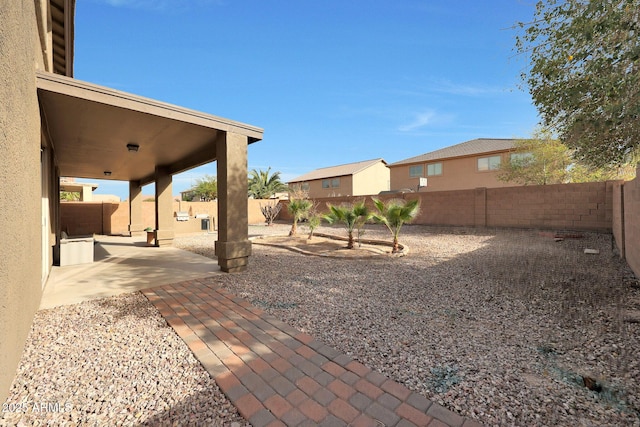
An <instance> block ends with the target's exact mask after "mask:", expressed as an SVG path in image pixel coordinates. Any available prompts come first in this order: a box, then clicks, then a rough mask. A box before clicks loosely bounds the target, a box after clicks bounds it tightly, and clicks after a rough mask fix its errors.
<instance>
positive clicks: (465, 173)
mask: <svg viewBox="0 0 640 427" xmlns="http://www.w3.org/2000/svg"><path fill="white" fill-rule="evenodd" d="M498 155H499V156H500V157H501V159H502V160H501V161H502V162H506V161H508V160H509V153H508V152H493V153H483V154H481V155H474V156H468V157H460V158H454V159H443V160H435V161H429V162H416V163H410V164H403V165H397V166H393V165H390V166H389V169H390V176H391V188H390V189H391V190H400V189H403V188H410V189H411V190H413V191H416V190H417V189H418V184H419V178H418V177H415V178H414V177H411V176H410V175H409V170H410V168H411V166H418V165H422V168H423V170H424V171H425V173H424V175H423V176H424V177H425V178H427V186H426V187H421V188H420V191H421V192H423V191H451V190H467V189H471V188H477V187H485V188H500V187H512V186H513V185H514V184H513V183H508V182H502V181H500V180H498V172H497V171H478V158H481V157H491V156H498ZM434 163H441V164H442V174H441V175H434V176H427V175H426V171H427V166H428V165H429V164H434Z"/></svg>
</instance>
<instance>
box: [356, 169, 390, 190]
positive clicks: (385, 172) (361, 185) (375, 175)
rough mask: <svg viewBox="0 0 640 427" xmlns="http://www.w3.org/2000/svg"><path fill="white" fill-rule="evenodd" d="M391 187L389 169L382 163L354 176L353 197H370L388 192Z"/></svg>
mask: <svg viewBox="0 0 640 427" xmlns="http://www.w3.org/2000/svg"><path fill="white" fill-rule="evenodd" d="M389 186H390V175H389V168H388V167H387V165H385V164H384V163H382V162H379V163H376V164H375V165H372V166H370V167H368V168H366V169H363V170H362V171H360V172H358V173H356V174H354V175H353V193H352V195H353V196H368V195H372V194H378V193H379V192H381V191H385V190H388V189H389Z"/></svg>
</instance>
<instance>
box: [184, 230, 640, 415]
mask: <svg viewBox="0 0 640 427" xmlns="http://www.w3.org/2000/svg"><path fill="white" fill-rule="evenodd" d="M288 229H289V226H287V225H284V224H281V225H276V226H275V227H255V226H254V227H251V228H250V234H251V235H258V234H264V233H275V234H285V233H286V232H287V231H288ZM319 231H321V232H333V233H342V230H339V229H333V230H331V229H328V228H326V227H322V228H321V229H320V230H319ZM554 234H555V233H554V232H548V231H547V232H543V231H538V230H486V229H485V230H478V229H464V228H433V227H424V226H405V228H404V229H403V234H402V235H401V243H405V244H406V245H408V246H409V248H410V253H409V255H408V256H406V257H401V258H392V257H384V258H380V259H376V260H371V259H366V260H354V259H344V260H341V259H326V258H322V257H309V256H304V255H300V254H297V253H294V252H291V251H287V250H283V249H278V248H272V247H265V246H258V245H254V253H253V256H252V258H251V260H250V263H251V266H250V268H249V269H248V270H247V271H246V272H244V273H241V274H235V275H228V276H226V275H225V276H217V277H215V278H213V279H211V280H212V281H213V282H215V283H218V284H222V285H224V286H225V287H227V288H228V289H229V290H231V291H232V292H234V293H236V294H237V295H239V296H241V297H245V298H247V299H249V300H250V301H252V302H253V303H254V304H255V305H257V306H260V307H263V308H265V309H266V310H267V311H268V312H270V313H272V314H274V315H275V316H277V317H279V318H280V319H282V320H284V321H286V322H288V323H289V324H291V325H293V326H295V327H297V328H300V329H301V330H303V331H306V332H308V333H310V334H312V335H314V336H315V337H316V338H318V339H320V340H321V341H324V342H326V343H328V344H330V345H332V346H334V347H336V348H338V349H340V350H342V351H343V352H345V353H347V354H349V355H351V356H353V357H354V358H356V359H358V360H360V361H361V362H363V363H365V364H367V365H369V366H371V367H372V368H374V369H376V370H378V371H379V372H381V373H383V374H385V375H387V376H389V377H390V378H393V379H395V380H396V381H399V382H401V383H404V384H405V385H406V386H408V387H409V388H411V389H412V390H415V391H418V392H420V393H422V394H423V395H424V396H426V397H428V398H430V399H432V400H434V401H436V402H438V403H440V404H442V405H444V406H446V407H448V408H449V409H452V410H454V411H456V412H458V413H460V414H462V415H465V416H469V417H472V418H474V419H477V420H479V421H480V422H482V423H484V424H486V425H500V426H509V425H514V426H537V425H540V426H558V425H561V426H640V412H639V411H640V366H639V361H638V358H637V350H638V349H639V348H640V328H639V324H638V323H637V320H638V316H637V314H638V310H640V286H639V284H638V281H637V279H636V278H635V277H634V276H633V273H632V272H631V271H630V270H629V269H628V267H627V266H626V264H625V263H624V262H622V261H621V260H620V259H619V257H617V256H616V255H615V254H614V253H613V252H612V249H611V247H612V245H611V236H610V235H606V234H595V233H581V234H582V237H579V236H578V235H576V234H575V233H574V235H571V233H569V234H567V233H565V236H566V237H565V238H564V240H562V241H556V240H555V239H554ZM364 237H367V238H384V239H387V238H388V235H387V232H386V230H384V229H381V228H378V227H369V228H368V229H367V231H366V234H365V236H364ZM578 237H579V238H578ZM177 244H179V245H181V246H182V247H183V248H187V249H189V250H193V251H195V252H198V253H201V254H203V255H207V256H212V253H211V252H212V238H211V237H207V236H192V237H189V238H183V239H179V240H178V242H177ZM587 248H589V249H597V250H599V251H600V253H599V254H597V255H588V254H585V253H584V249H587ZM630 316H631V317H630ZM633 319H635V321H633ZM629 320H632V321H629ZM585 384H586V386H585ZM587 386H588V387H587ZM589 387H590V388H589Z"/></svg>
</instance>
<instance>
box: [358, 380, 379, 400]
mask: <svg viewBox="0 0 640 427" xmlns="http://www.w3.org/2000/svg"><path fill="white" fill-rule="evenodd" d="M355 388H356V390H358V391H359V392H360V393H362V394H364V395H366V396H369V397H370V398H372V399H373V400H376V399H377V398H378V397H380V396H381V395H382V393H384V392H383V391H382V390H381V389H380V388H379V387H377V386H375V385H373V384H371V383H370V382H369V381H367V380H362V379H361V380H360V381H358V382H357V383H356V384H355Z"/></svg>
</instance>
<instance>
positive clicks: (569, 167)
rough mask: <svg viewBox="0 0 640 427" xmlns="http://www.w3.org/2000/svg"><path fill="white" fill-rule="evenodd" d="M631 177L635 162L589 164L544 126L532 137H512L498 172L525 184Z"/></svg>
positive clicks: (633, 172)
mask: <svg viewBox="0 0 640 427" xmlns="http://www.w3.org/2000/svg"><path fill="white" fill-rule="evenodd" d="M633 158H634V159H635V158H636V157H633ZM634 177H635V162H632V163H625V164H623V165H619V166H618V165H605V166H602V167H594V166H590V165H588V164H585V163H583V162H581V161H579V160H577V159H575V158H574V156H573V152H572V150H570V149H569V148H568V147H567V146H566V145H564V144H563V143H562V142H560V141H559V140H558V139H556V138H553V137H552V136H551V134H550V132H548V131H545V130H537V131H536V132H535V134H534V135H533V138H531V139H519V140H515V142H514V148H513V150H512V151H511V153H510V159H509V160H508V161H506V162H502V163H501V164H500V170H499V173H498V179H499V180H501V181H504V182H516V183H518V184H524V185H529V184H532V185H546V184H562V183H568V182H598V181H607V180H612V179H625V180H630V179H633V178H634Z"/></svg>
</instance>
